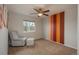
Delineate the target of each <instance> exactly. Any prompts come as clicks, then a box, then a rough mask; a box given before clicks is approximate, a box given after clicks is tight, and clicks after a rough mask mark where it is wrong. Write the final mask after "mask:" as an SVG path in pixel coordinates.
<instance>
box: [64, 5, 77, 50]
mask: <svg viewBox="0 0 79 59" xmlns="http://www.w3.org/2000/svg"><path fill="white" fill-rule="evenodd" d="M64 38H65V45H66V46H69V47H72V48H76V49H77V6H74V7H72V8H69V9H66V10H65V36H64Z"/></svg>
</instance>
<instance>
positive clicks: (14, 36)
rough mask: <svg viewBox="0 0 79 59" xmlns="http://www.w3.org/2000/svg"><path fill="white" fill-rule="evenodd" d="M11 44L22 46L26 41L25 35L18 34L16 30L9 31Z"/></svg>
mask: <svg viewBox="0 0 79 59" xmlns="http://www.w3.org/2000/svg"><path fill="white" fill-rule="evenodd" d="M10 38H11V45H12V46H24V45H25V43H26V37H23V36H19V35H18V32H16V31H13V32H10Z"/></svg>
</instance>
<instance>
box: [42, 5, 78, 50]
mask: <svg viewBox="0 0 79 59" xmlns="http://www.w3.org/2000/svg"><path fill="white" fill-rule="evenodd" d="M55 8H56V7H55ZM57 8H58V9H59V7H57ZM57 8H56V9H57ZM63 11H64V12H65V21H64V23H65V31H64V42H65V45H66V46H68V47H72V48H75V49H77V5H73V6H72V5H71V6H69V7H68V8H67V7H66V8H65V9H63ZM56 12H57V10H56ZM56 12H55V11H54V13H56ZM58 12H62V9H61V8H60V10H58ZM52 14H53V12H52ZM48 20H49V18H45V19H44V20H43V30H44V38H45V39H48V33H49V22H48Z"/></svg>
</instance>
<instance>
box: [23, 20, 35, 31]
mask: <svg viewBox="0 0 79 59" xmlns="http://www.w3.org/2000/svg"><path fill="white" fill-rule="evenodd" d="M23 25H24V31H26V32H35V22H34V21H23Z"/></svg>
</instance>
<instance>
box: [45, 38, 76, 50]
mask: <svg viewBox="0 0 79 59" xmlns="http://www.w3.org/2000/svg"><path fill="white" fill-rule="evenodd" d="M45 40H48V39H45ZM48 41H50V42H53V43H56V44H60V45H63V46H65V47H69V48H72V49H75V50H77V49H76V48H73V47H70V46H67V45H65V44H62V43H58V42H55V41H52V40H48Z"/></svg>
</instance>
